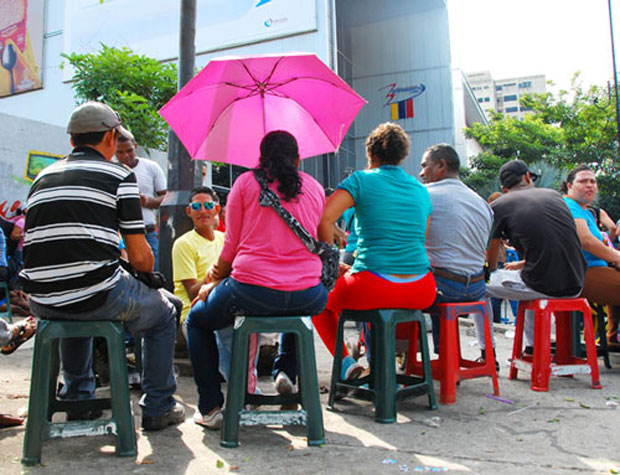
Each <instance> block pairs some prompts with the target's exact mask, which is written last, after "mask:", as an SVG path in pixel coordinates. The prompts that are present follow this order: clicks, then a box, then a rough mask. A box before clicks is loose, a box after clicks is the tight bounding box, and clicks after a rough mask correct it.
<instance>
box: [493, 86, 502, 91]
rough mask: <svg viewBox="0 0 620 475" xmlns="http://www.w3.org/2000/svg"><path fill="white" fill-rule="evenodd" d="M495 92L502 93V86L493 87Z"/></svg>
mask: <svg viewBox="0 0 620 475" xmlns="http://www.w3.org/2000/svg"><path fill="white" fill-rule="evenodd" d="M495 90H496V91H503V90H504V86H495Z"/></svg>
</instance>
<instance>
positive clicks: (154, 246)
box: [145, 231, 159, 270]
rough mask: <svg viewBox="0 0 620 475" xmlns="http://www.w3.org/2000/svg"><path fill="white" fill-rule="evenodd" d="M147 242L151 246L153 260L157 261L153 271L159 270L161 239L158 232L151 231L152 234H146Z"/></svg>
mask: <svg viewBox="0 0 620 475" xmlns="http://www.w3.org/2000/svg"><path fill="white" fill-rule="evenodd" d="M145 237H146V242H148V243H149V246H151V250H152V251H153V258H154V259H155V263H154V264H153V270H159V238H158V237H157V231H151V232H150V233H146V235H145Z"/></svg>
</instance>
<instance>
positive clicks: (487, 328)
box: [482, 307, 499, 396]
mask: <svg viewBox="0 0 620 475" xmlns="http://www.w3.org/2000/svg"><path fill="white" fill-rule="evenodd" d="M482 317H483V319H484V347H485V353H486V369H487V370H488V371H490V373H491V380H492V381H493V394H494V395H495V396H499V384H498V382H497V369H496V368H495V358H493V355H494V351H493V337H492V336H491V324H490V323H489V315H488V314H487V311H486V307H485V308H484V312H483V314H482Z"/></svg>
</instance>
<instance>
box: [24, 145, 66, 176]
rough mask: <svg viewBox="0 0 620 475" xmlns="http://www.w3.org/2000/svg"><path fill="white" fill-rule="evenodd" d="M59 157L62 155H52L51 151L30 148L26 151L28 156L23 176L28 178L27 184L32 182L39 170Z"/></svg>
mask: <svg viewBox="0 0 620 475" xmlns="http://www.w3.org/2000/svg"><path fill="white" fill-rule="evenodd" d="M59 158H62V155H54V154H51V153H45V152H37V151H34V150H31V151H30V152H28V158H27V159H26V172H25V174H24V178H25V179H26V180H28V182H29V184H30V183H32V182H33V181H34V179H35V178H36V177H37V175H38V174H39V173H40V172H41V170H43V169H44V168H45V167H47V166H49V165H51V164H52V163H54V162H55V161H56V160H58V159H59Z"/></svg>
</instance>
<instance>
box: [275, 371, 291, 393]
mask: <svg viewBox="0 0 620 475" xmlns="http://www.w3.org/2000/svg"><path fill="white" fill-rule="evenodd" d="M274 385H275V387H276V392H277V393H278V394H292V393H293V381H291V378H289V377H288V375H287V374H286V373H285V372H284V371H280V372H279V373H278V375H277V376H276V380H275V383H274Z"/></svg>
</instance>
